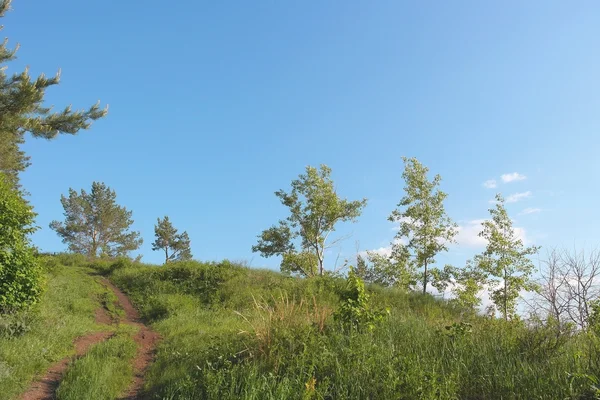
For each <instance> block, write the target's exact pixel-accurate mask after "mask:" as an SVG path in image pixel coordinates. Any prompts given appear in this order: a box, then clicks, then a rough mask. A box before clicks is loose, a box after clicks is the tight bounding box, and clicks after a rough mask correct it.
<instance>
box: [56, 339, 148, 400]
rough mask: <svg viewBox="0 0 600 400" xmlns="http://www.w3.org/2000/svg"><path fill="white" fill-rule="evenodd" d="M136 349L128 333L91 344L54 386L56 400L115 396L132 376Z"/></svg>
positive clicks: (104, 399)
mask: <svg viewBox="0 0 600 400" xmlns="http://www.w3.org/2000/svg"><path fill="white" fill-rule="evenodd" d="M136 349H137V345H136V343H135V342H134V341H133V339H132V338H131V337H130V335H128V334H121V335H118V336H116V337H114V338H111V339H109V340H107V341H106V342H103V343H100V344H97V345H95V346H94V347H92V349H91V350H90V351H89V352H88V353H87V354H86V355H85V356H84V357H82V358H80V359H78V360H77V361H75V362H74V363H73V365H72V366H70V367H69V369H68V371H67V373H66V374H65V376H64V378H63V380H62V382H61V383H60V386H59V387H58V390H57V393H56V394H57V398H58V400H81V399H94V400H113V399H116V398H117V397H118V396H119V395H120V394H121V393H123V392H124V391H125V390H126V389H127V387H128V386H129V384H130V383H131V381H132V379H133V367H132V360H133V358H134V357H135V354H136Z"/></svg>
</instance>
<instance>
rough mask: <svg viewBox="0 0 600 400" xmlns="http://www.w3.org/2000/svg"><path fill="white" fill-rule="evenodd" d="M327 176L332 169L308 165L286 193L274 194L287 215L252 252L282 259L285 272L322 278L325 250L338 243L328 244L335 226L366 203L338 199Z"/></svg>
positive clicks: (260, 238) (357, 213)
mask: <svg viewBox="0 0 600 400" xmlns="http://www.w3.org/2000/svg"><path fill="white" fill-rule="evenodd" d="M330 176H331V169H330V168H329V167H328V166H326V165H321V166H320V168H319V169H317V168H314V167H311V166H308V167H306V173H305V174H301V175H300V176H299V177H298V179H295V180H293V181H292V190H291V191H290V192H289V193H288V192H285V191H284V190H279V191H277V192H275V195H276V196H277V197H278V198H279V199H280V201H281V203H282V204H283V205H284V206H286V207H287V208H288V209H289V212H290V214H289V216H288V217H287V218H286V219H285V220H281V221H279V224H278V225H275V226H272V227H271V228H269V229H266V230H265V231H263V232H262V233H261V234H260V235H259V236H258V243H257V244H256V245H254V246H252V251H254V252H259V253H261V255H262V256H264V257H271V256H274V255H280V256H282V258H283V261H282V263H281V269H282V271H284V272H293V273H299V274H301V275H304V276H314V275H317V274H318V275H323V273H324V271H325V266H324V258H325V250H326V249H327V248H329V247H331V246H332V245H333V244H334V243H336V242H337V241H338V240H336V241H331V242H329V237H330V235H331V233H333V232H334V231H335V226H336V224H337V223H338V222H344V221H354V220H356V218H357V217H358V216H360V214H361V213H362V209H363V208H364V207H365V205H366V204H367V200H366V199H362V200H355V201H349V200H346V199H341V198H340V197H339V196H338V194H337V192H336V190H335V187H334V184H333V181H332V180H331V178H330ZM296 239H299V242H295V240H296Z"/></svg>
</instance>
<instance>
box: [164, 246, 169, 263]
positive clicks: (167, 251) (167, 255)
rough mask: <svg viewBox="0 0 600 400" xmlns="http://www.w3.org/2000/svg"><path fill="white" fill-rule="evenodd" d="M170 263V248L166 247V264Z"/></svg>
mask: <svg viewBox="0 0 600 400" xmlns="http://www.w3.org/2000/svg"><path fill="white" fill-rule="evenodd" d="M168 263H169V248H168V247H165V264H168Z"/></svg>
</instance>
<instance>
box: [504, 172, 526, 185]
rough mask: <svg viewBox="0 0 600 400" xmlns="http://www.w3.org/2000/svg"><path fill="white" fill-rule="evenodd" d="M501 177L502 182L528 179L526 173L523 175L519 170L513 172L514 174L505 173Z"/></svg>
mask: <svg viewBox="0 0 600 400" xmlns="http://www.w3.org/2000/svg"><path fill="white" fill-rule="evenodd" d="M500 178H501V179H502V182H504V183H509V182H516V181H522V180H525V179H527V177H526V176H525V175H521V174H519V173H518V172H513V173H512V174H504V175H502V176H501V177H500Z"/></svg>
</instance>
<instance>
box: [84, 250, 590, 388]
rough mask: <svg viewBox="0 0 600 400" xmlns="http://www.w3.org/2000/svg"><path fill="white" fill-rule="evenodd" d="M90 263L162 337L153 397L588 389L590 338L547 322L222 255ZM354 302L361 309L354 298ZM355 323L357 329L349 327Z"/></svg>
mask: <svg viewBox="0 0 600 400" xmlns="http://www.w3.org/2000/svg"><path fill="white" fill-rule="evenodd" d="M96 267H97V268H99V270H101V271H103V273H107V274H109V275H110V278H111V279H112V280H113V282H115V283H116V284H117V285H118V286H120V287H121V288H122V289H123V290H125V291H126V292H127V293H128V294H129V295H130V296H131V298H132V299H133V301H134V303H135V304H136V305H137V306H138V307H139V309H140V310H141V311H142V315H143V317H144V318H145V320H146V321H148V322H149V323H151V324H152V325H153V327H154V328H155V329H156V330H157V331H159V332H160V334H161V335H162V336H163V341H162V342H161V344H160V346H159V348H158V354H157V359H156V362H155V363H154V364H153V365H152V367H151V368H150V371H149V373H148V376H147V382H146V387H145V390H146V394H147V395H148V396H149V397H150V398H156V399H198V398H203V399H281V398H286V399H472V400H476V399H522V398H531V399H593V398H597V387H598V383H597V379H598V378H597V377H598V376H600V357H599V355H600V354H599V350H600V345H599V344H598V339H597V337H596V336H594V335H592V334H583V333H579V334H572V335H571V336H568V337H566V338H564V340H556V332H555V331H554V330H553V329H552V328H551V327H544V326H538V327H535V328H533V327H529V326H526V324H525V323H523V322H521V321H508V322H506V321H503V320H497V319H492V318H487V317H482V316H477V315H474V314H473V313H470V312H468V311H466V310H464V309H458V308H456V306H451V305H449V304H447V303H445V302H443V301H439V300H436V299H434V298H433V297H431V296H423V295H420V294H414V293H405V292H402V291H400V290H394V289H384V288H380V287H377V286H369V287H367V289H366V291H365V292H362V291H359V292H357V293H355V294H356V296H349V294H348V293H349V292H348V283H347V282H346V281H345V280H344V279H341V278H334V277H323V278H313V279H299V278H294V277H290V276H285V275H282V274H279V273H275V272H272V271H264V270H252V269H248V268H243V267H241V266H239V265H235V264H232V263H229V262H222V263H198V262H185V263H174V264H172V265H169V266H166V267H157V266H144V265H139V264H128V265H120V266H116V267H115V266H114V265H113V266H112V267H111V266H107V265H103V266H102V265H100V266H98V265H97V266H96ZM355 289H356V288H355ZM365 299H368V301H369V306H368V310H371V311H369V312H370V313H371V314H368V313H367V314H364V313H363V312H362V311H361V310H360V309H357V308H355V307H357V306H358V307H359V308H360V307H362V306H361V305H360V304H361V303H362V302H364V301H365ZM348 300H352V301H350V302H349V301H348ZM344 304H345V305H344ZM344 307H345V308H344ZM365 307H366V306H365ZM385 309H388V310H389V314H387V313H386V314H385V315H383V314H381V310H385ZM344 310H345V311H344ZM365 310H367V308H365ZM336 312H337V314H336V315H340V316H341V317H339V318H334V317H333V315H334V314H335V313H336ZM340 313H341V314H340ZM346 314H347V315H346ZM344 315H345V317H344ZM365 315H366V316H367V318H366V319H365V318H363V316H365ZM362 319H365V321H366V322H364V321H363V323H366V324H367V325H365V326H366V327H367V329H360V328H359V327H358V326H356V322H358V321H360V320H362ZM344 321H354V322H352V323H351V324H349V325H348V323H347V322H344Z"/></svg>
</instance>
